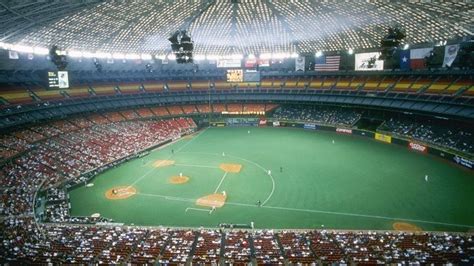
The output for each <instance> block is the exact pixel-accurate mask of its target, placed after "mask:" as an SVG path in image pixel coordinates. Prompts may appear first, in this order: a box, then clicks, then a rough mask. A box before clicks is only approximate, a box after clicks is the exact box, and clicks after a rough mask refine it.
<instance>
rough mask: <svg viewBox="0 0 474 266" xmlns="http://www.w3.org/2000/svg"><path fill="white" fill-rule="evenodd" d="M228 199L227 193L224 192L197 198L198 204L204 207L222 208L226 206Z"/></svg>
mask: <svg viewBox="0 0 474 266" xmlns="http://www.w3.org/2000/svg"><path fill="white" fill-rule="evenodd" d="M226 199H227V195H224V194H223V193H214V194H210V195H207V196H204V197H201V198H199V199H197V200H196V205H198V206H202V207H211V208H212V207H215V208H221V207H222V206H224V204H225V200H226Z"/></svg>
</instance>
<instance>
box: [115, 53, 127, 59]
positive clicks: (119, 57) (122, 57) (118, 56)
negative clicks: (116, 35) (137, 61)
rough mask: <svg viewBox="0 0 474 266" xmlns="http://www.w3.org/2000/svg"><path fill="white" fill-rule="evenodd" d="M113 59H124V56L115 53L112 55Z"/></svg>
mask: <svg viewBox="0 0 474 266" xmlns="http://www.w3.org/2000/svg"><path fill="white" fill-rule="evenodd" d="M112 58H113V59H125V55H124V54H122V53H115V54H113V55H112Z"/></svg>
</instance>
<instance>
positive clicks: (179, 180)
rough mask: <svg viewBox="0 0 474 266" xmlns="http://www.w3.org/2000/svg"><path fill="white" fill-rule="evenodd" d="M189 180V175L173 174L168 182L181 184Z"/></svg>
mask: <svg viewBox="0 0 474 266" xmlns="http://www.w3.org/2000/svg"><path fill="white" fill-rule="evenodd" d="M188 181H189V177H187V176H184V175H183V176H172V177H170V179H169V180H168V182H169V183H170V184H175V185H179V184H184V183H188Z"/></svg>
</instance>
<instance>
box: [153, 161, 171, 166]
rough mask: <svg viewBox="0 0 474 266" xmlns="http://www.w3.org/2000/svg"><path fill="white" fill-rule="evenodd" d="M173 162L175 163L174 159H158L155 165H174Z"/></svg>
mask: <svg viewBox="0 0 474 266" xmlns="http://www.w3.org/2000/svg"><path fill="white" fill-rule="evenodd" d="M173 164H174V161H171V160H156V161H155V162H154V163H153V166H154V167H156V168H158V167H165V166H168V165H173Z"/></svg>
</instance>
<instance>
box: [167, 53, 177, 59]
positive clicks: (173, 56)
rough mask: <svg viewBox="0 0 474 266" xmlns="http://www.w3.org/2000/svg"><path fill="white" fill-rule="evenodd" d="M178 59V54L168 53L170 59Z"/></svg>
mask: <svg viewBox="0 0 474 266" xmlns="http://www.w3.org/2000/svg"><path fill="white" fill-rule="evenodd" d="M175 59H176V55H175V54H169V55H168V60H175Z"/></svg>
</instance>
